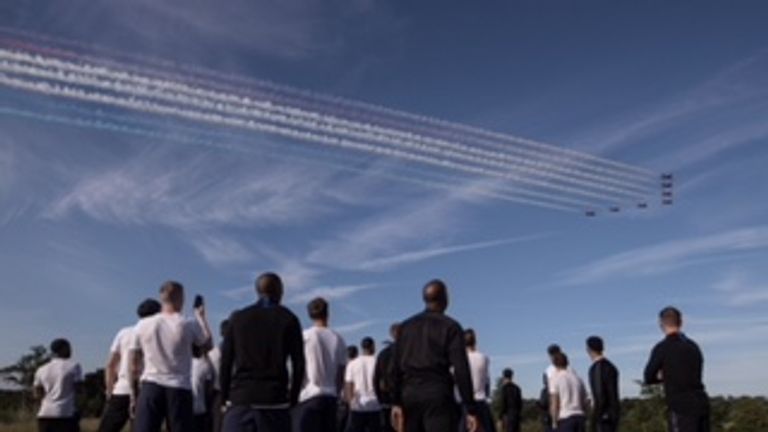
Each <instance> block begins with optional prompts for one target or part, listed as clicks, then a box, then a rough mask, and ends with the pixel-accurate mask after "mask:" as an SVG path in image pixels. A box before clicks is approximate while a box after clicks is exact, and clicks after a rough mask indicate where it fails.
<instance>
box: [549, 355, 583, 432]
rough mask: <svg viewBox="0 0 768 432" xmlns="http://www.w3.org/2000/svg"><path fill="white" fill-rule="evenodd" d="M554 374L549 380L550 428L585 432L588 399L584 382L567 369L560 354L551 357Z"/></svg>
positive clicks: (566, 363)
mask: <svg viewBox="0 0 768 432" xmlns="http://www.w3.org/2000/svg"><path fill="white" fill-rule="evenodd" d="M552 364H553V365H554V366H555V369H556V371H555V373H554V375H553V376H552V379H551V380H550V387H549V395H550V412H551V415H552V427H553V428H554V429H555V430H557V431H558V432H586V430H587V417H586V412H587V410H588V409H589V399H588V396H587V388H586V386H584V382H583V381H582V380H581V378H579V377H578V376H577V375H576V373H575V372H574V371H573V370H572V369H570V368H569V367H568V357H567V356H566V355H565V354H563V353H562V352H559V353H556V354H554V355H553V356H552Z"/></svg>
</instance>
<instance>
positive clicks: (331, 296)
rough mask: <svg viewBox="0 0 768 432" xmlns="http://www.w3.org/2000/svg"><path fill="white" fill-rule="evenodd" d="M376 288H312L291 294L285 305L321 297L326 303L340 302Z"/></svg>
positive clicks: (365, 286)
mask: <svg viewBox="0 0 768 432" xmlns="http://www.w3.org/2000/svg"><path fill="white" fill-rule="evenodd" d="M378 286H379V285H377V284H361V285H344V286H335V287H319V288H313V289H311V290H309V291H305V292H301V293H297V294H293V295H292V296H290V297H289V298H288V300H287V301H286V303H287V304H292V305H299V304H304V303H307V302H309V301H311V300H312V299H314V298H315V297H322V298H324V299H326V300H328V301H331V300H342V299H345V298H347V297H350V296H352V295H354V294H357V293H359V292H361V291H367V290H370V289H374V288H377V287H378Z"/></svg>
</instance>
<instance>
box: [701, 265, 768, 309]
mask: <svg viewBox="0 0 768 432" xmlns="http://www.w3.org/2000/svg"><path fill="white" fill-rule="evenodd" d="M713 288H714V289H715V290H716V291H718V292H720V293H722V295H723V296H725V301H726V303H727V304H728V305H730V306H735V307H746V306H753V305H756V304H760V303H766V302H768V284H766V283H759V282H755V281H754V280H753V279H752V277H750V275H749V274H747V272H746V271H744V270H737V269H732V270H730V271H729V272H727V273H726V274H725V275H724V276H723V278H722V279H720V280H719V281H717V282H716V283H715V284H714V285H713Z"/></svg>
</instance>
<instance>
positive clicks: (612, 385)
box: [604, 367, 621, 420]
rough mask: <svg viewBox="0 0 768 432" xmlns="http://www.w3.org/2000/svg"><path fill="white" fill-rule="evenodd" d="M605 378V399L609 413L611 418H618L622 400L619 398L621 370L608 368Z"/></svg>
mask: <svg viewBox="0 0 768 432" xmlns="http://www.w3.org/2000/svg"><path fill="white" fill-rule="evenodd" d="M606 378H607V379H606V380H605V384H604V385H605V401H606V406H607V408H608V414H610V415H611V418H612V419H614V420H616V419H618V415H619V412H620V411H621V402H620V399H619V370H618V369H616V368H615V367H613V368H610V369H609V370H608V374H607V375H606Z"/></svg>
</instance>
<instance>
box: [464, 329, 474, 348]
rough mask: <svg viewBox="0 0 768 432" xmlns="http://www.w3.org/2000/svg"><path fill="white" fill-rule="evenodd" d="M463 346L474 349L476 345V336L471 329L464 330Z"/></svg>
mask: <svg viewBox="0 0 768 432" xmlns="http://www.w3.org/2000/svg"><path fill="white" fill-rule="evenodd" d="M464 345H466V346H467V347H474V346H476V345H477V335H476V334H475V331H474V330H473V329H471V328H469V329H466V330H464Z"/></svg>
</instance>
